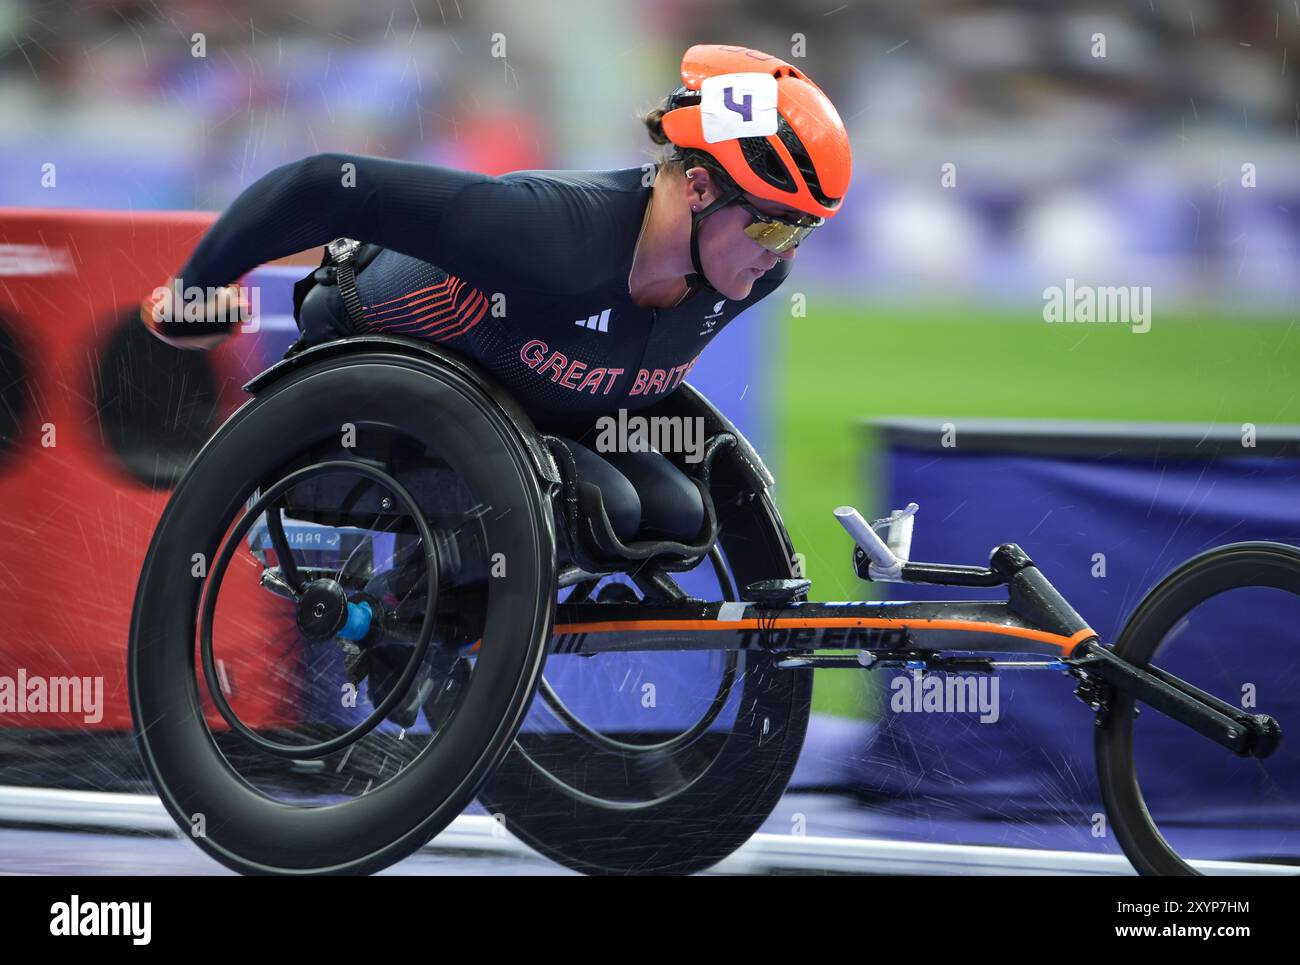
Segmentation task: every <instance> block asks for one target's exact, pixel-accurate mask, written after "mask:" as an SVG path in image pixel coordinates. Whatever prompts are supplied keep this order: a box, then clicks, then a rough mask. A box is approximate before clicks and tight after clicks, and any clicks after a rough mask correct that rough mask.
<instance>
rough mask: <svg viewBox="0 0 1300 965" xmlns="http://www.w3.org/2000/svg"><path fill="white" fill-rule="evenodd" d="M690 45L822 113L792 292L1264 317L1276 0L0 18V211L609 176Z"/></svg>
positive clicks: (1285, 104) (1294, 187) (72, 13)
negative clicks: (272, 190)
mask: <svg viewBox="0 0 1300 965" xmlns="http://www.w3.org/2000/svg"><path fill="white" fill-rule="evenodd" d="M195 34H202V37H203V44H204V45H205V49H204V50H203V51H202V53H203V56H196V55H195V51H196V48H195V43H196V40H195ZM1097 35H1101V37H1102V38H1104V40H1102V41H1101V43H1104V56H1100V55H1099V54H1101V53H1103V51H1102V50H1101V48H1100V46H1099V41H1098V40H1097ZM696 42H731V43H738V44H745V45H749V46H754V47H759V48H762V49H766V50H769V51H770V52H772V53H775V54H777V55H783V56H786V57H788V58H789V59H791V60H792V61H794V62H795V63H797V64H799V65H800V66H801V67H803V68H804V69H806V70H807V71H808V73H809V74H810V76H812V77H813V78H814V79H815V80H816V81H817V82H818V83H819V84H820V85H821V86H822V87H823V88H824V89H825V90H826V91H827V92H828V93H829V94H830V95H831V97H832V99H833V100H834V101H835V102H836V104H837V105H838V106H839V108H840V112H841V115H842V116H843V117H844V119H845V121H846V123H847V126H848V128H849V130H850V132H851V134H852V136H853V143H854V150H855V173H854V183H853V186H852V193H851V195H850V198H849V202H848V203H847V204H846V206H845V209H844V213H843V216H842V217H841V218H839V219H837V220H836V223H835V224H834V225H833V226H832V228H830V229H828V230H827V231H826V232H825V234H826V235H827V236H828V237H826V238H824V239H821V244H820V245H819V246H813V245H810V246H809V249H808V254H809V255H810V256H812V255H815V256H816V257H808V258H806V259H805V261H806V262H807V264H806V265H804V266H803V268H802V269H801V270H802V271H803V272H804V273H805V274H804V275H802V276H801V277H802V278H804V279H805V280H806V281H807V282H809V283H811V282H813V281H814V280H815V281H821V282H825V283H826V284H828V285H835V284H837V283H838V284H839V285H840V286H842V287H843V286H846V285H847V284H848V280H851V283H852V286H853V291H854V293H855V294H857V295H868V296H875V297H880V298H885V297H901V298H907V297H909V294H910V293H913V292H915V290H916V286H917V285H918V283H919V284H923V285H924V286H925V288H926V290H927V291H928V292H930V293H931V294H934V293H943V292H952V293H953V294H954V295H955V297H958V298H960V299H961V300H963V301H967V302H968V301H969V300H970V299H972V298H979V299H985V300H991V301H996V302H1005V301H1007V300H1011V301H1019V300H1038V299H1039V298H1040V297H1041V291H1042V288H1043V287H1044V286H1045V285H1047V284H1060V283H1061V279H1062V278H1063V277H1065V276H1066V275H1067V274H1068V275H1070V276H1072V277H1075V278H1076V279H1079V280H1081V281H1082V280H1084V279H1094V280H1096V281H1098V282H1100V283H1109V284H1130V285H1133V284H1142V285H1148V284H1149V285H1153V286H1157V293H1158V297H1160V298H1161V299H1162V303H1163V304H1164V305H1165V306H1169V305H1173V304H1203V303H1204V302H1205V301H1206V300H1207V299H1209V300H1215V301H1218V302H1222V303H1231V304H1237V305H1240V306H1241V307H1242V308H1244V309H1248V310H1251V311H1259V310H1265V311H1267V310H1273V309H1276V308H1278V307H1279V306H1287V305H1290V304H1291V303H1292V301H1293V299H1294V296H1295V289H1296V285H1297V272H1296V271H1295V270H1294V268H1295V262H1296V252H1297V247H1298V242H1300V228H1298V227H1297V219H1296V213H1297V211H1298V210H1300V165H1297V164H1296V163H1295V157H1296V155H1295V151H1296V148H1297V146H1298V139H1300V97H1298V95H1297V82H1296V81H1297V77H1298V76H1300V64H1297V61H1298V60H1300V7H1298V6H1297V3H1296V2H1295V0H1280V2H1271V0H1247V2H1232V0H1129V2H1112V3H1098V2H1078V3H1071V2H1053V0H1014V2H1005V0H968V2H944V3H940V2H932V0H877V2H863V0H855V2H847V3H841V2H839V0H745V2H739V0H717V2H707V3H701V2H688V0H632V2H618V3H588V2H580V0H542V2H519V0H514V2H511V0H406V2H387V0H383V2H369V3H340V2H333V0H281V2H277V3H275V4H263V3H257V2H253V0H233V2H206V0H176V2H167V3H162V2H102V0H101V2H95V0H88V2H80V3H60V2H53V3H52V2H49V0H39V2H38V0H7V2H4V3H0V157H3V162H0V163H3V167H4V170H5V172H6V176H5V177H4V178H3V179H0V204H6V205H40V206H58V207H98V208H130V209H150V208H195V207H197V208H208V209H219V208H221V207H223V206H224V205H225V204H226V203H228V202H229V200H230V199H231V198H232V197H233V196H234V195H235V194H236V193H238V191H239V190H240V189H241V187H243V186H245V185H247V184H248V183H250V182H251V181H252V180H254V179H255V178H256V177H258V176H259V175H261V174H263V173H265V172H266V171H268V170H270V169H271V168H273V167H275V166H276V165H278V164H280V163H283V162H285V161H288V160H292V159H295V158H298V157H301V156H303V155H304V154H306V153H311V152H313V151H317V150H349V151H357V152H364V153H371V154H380V155H386V156H393V157H402V158H408V159H413V160H424V161H430V162H434V163H441V164H448V165H453V166H459V167H465V168H473V169H477V170H482V171H486V172H489V173H500V172H504V171H509V170H516V169H520V168H601V167H619V166H634V165H637V164H640V163H642V162H643V161H644V160H645V159H646V158H647V156H648V154H647V151H648V150H649V149H650V148H651V145H650V143H649V140H648V139H647V137H646V135H645V132H644V129H643V128H642V127H641V126H640V125H639V124H638V123H637V120H636V113H637V111H638V110H639V109H645V108H648V107H650V106H652V105H653V104H654V103H656V102H657V101H658V100H659V99H660V98H661V97H662V96H663V95H664V94H666V93H667V92H668V91H669V90H671V89H672V88H673V87H674V86H675V84H676V83H677V76H676V71H677V66H678V63H679V60H680V56H681V53H682V51H683V50H685V48H686V47H687V46H689V45H690V44H691V43H696ZM47 162H54V163H55V164H56V165H57V185H56V186H55V187H53V188H49V187H43V186H42V183H41V174H42V165H43V164H45V163H47ZM945 164H951V165H954V168H953V169H951V170H952V172H953V175H952V176H951V177H950V178H949V182H950V183H949V184H948V185H946V186H944V185H941V180H940V179H941V174H942V171H943V166H944V165H945ZM1246 164H1250V165H1253V166H1254V175H1253V179H1254V181H1253V183H1254V185H1255V186H1254V187H1251V188H1244V187H1243V185H1242V179H1243V165H1246ZM954 179H955V184H954V183H951V182H952V181H953V180H954Z"/></svg>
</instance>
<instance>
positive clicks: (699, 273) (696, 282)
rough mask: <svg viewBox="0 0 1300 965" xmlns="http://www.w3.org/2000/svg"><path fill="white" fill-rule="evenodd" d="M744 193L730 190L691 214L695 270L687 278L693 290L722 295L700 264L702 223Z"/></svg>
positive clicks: (738, 190)
mask: <svg viewBox="0 0 1300 965" xmlns="http://www.w3.org/2000/svg"><path fill="white" fill-rule="evenodd" d="M742 193H743V192H742V191H741V190H740V188H738V187H732V188H729V189H728V190H727V191H725V192H723V194H722V195H720V196H719V197H718V199H717V200H716V201H714V202H713V203H712V204H711V205H709V206H708V207H706V208H705V209H704V210H703V211H694V212H692V213H691V266H692V267H693V268H694V269H695V270H694V271H693V272H691V273H690V274H689V275H686V276H685V278H686V284H687V285H689V286H690V287H691V288H701V287H703V288H707V289H708V290H709V291H711V292H713V293H714V294H717V295H721V294H722V293H721V292H720V291H718V290H717V289H716V288H714V287H713V286H712V285H711V284H709V280H708V279H707V278H705V277H704V266H703V265H702V264H700V237H699V228H700V222H701V221H702V220H704V219H705V218H707V217H708V216H709V215H711V214H713V212H715V211H717V210H718V209H719V208H724V207H726V206H727V205H729V204H731V202H733V201H735V200H736V199H737V198H738V197H740V196H741V194H742Z"/></svg>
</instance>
